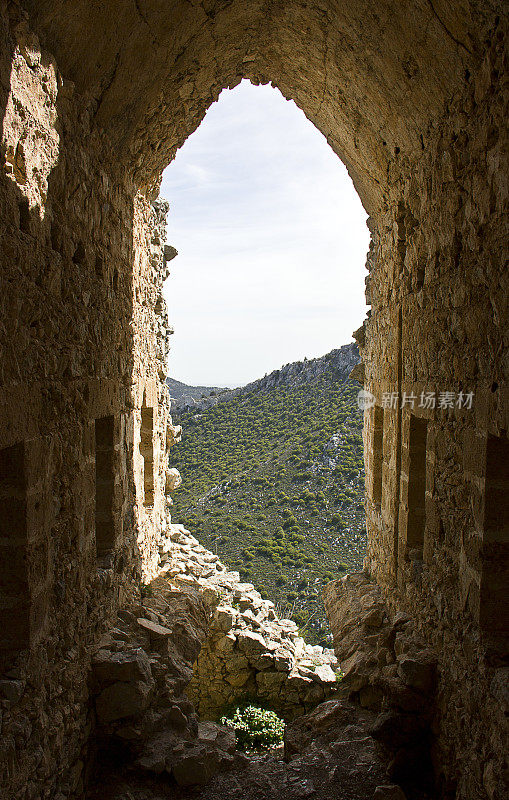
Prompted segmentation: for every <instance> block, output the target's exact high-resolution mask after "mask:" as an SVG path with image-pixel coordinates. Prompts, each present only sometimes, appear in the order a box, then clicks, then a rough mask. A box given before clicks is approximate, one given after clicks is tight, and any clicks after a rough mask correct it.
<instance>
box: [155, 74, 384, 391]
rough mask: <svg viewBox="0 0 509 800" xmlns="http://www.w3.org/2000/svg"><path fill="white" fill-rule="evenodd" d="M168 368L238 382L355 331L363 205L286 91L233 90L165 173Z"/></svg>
mask: <svg viewBox="0 0 509 800" xmlns="http://www.w3.org/2000/svg"><path fill="white" fill-rule="evenodd" d="M161 195H162V196H163V197H165V198H166V199H167V200H169V202H170V213H169V215H168V242H169V243H170V244H172V245H174V246H175V247H176V248H177V250H178V251H179V255H178V256H177V258H175V259H174V261H172V262H171V265H170V266H171V275H170V277H169V278H168V280H167V281H166V284H165V290H164V291H165V297H166V300H167V302H168V310H169V319H170V323H171V324H173V325H174V327H175V335H174V336H172V338H171V345H172V349H171V352H170V356H169V360H168V371H169V374H170V375H171V377H172V378H176V379H177V380H181V381H184V382H186V383H191V384H204V385H215V386H238V385H242V384H244V383H247V382H248V381H250V380H254V379H256V378H259V377H261V376H263V375H264V374H265V373H266V372H270V371H271V370H273V369H277V368H278V367H280V366H281V365H282V364H285V363H287V362H289V361H296V360H298V359H302V358H304V356H307V357H308V358H313V357H315V356H320V355H323V354H324V353H327V352H328V351H329V350H332V349H333V348H334V347H340V346H341V345H342V344H346V343H347V342H350V341H352V335H351V334H352V331H353V330H355V329H356V328H358V327H359V326H360V324H361V323H362V320H363V318H364V316H365V301H364V276H365V274H366V273H365V268H364V262H365V256H366V251H367V249H368V244H369V233H368V230H367V228H366V224H365V223H366V213H365V211H364V209H363V208H362V205H361V202H360V200H359V198H358V196H357V193H356V192H355V189H354V187H353V184H352V182H351V180H350V178H349V176H348V173H347V171H346V169H345V167H344V166H343V164H342V163H341V161H340V160H339V158H338V157H337V156H336V155H335V154H334V153H333V152H332V150H331V149H330V147H329V146H328V144H327V142H326V140H325V138H324V137H323V136H322V134H321V133H320V132H319V131H318V130H317V129H316V128H315V127H314V126H313V125H312V124H311V123H310V122H309V121H308V120H307V119H306V117H305V116H304V114H303V113H302V111H300V109H299V108H298V107H297V106H296V105H295V104H294V103H293V102H287V101H286V100H285V99H284V98H283V96H282V95H281V94H280V92H279V91H278V90H277V89H273V88H272V87H270V86H252V85H251V84H250V83H248V82H247V81H243V82H242V83H241V84H240V85H239V86H238V87H237V88H235V89H233V90H232V91H230V90H225V91H223V92H222V93H221V95H220V97H219V101H218V102H217V103H214V104H213V105H212V106H211V108H210V109H209V111H208V113H207V115H206V117H205V119H204V121H203V122H202V124H201V125H200V127H199V128H198V130H197V131H196V132H195V133H194V134H193V135H192V136H191V137H190V138H189V139H188V140H187V141H186V142H185V144H184V146H183V147H182V148H181V149H180V150H179V152H178V153H177V156H176V158H175V160H174V161H173V162H172V163H171V164H170V165H169V166H168V167H167V169H166V170H165V172H164V175H163V183H162V186H161Z"/></svg>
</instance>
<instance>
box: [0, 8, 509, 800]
mask: <svg viewBox="0 0 509 800" xmlns="http://www.w3.org/2000/svg"><path fill="white" fill-rule="evenodd" d="M22 7H23V8H24V9H26V10H27V11H28V13H29V15H30V17H29V18H28V17H27V16H26V14H25V12H23V11H22V10H21V6H20V5H19V4H18V3H17V2H2V3H1V6H0V8H1V17H0V22H1V31H0V37H1V45H2V46H1V56H0V87H1V88H0V91H1V105H0V108H1V114H2V126H3V128H2V161H3V165H4V169H3V170H2V172H1V176H0V211H1V214H0V220H1V222H0V225H1V230H2V248H1V255H0V257H1V259H2V263H1V280H2V286H1V291H0V304H1V308H2V313H1V320H2V327H1V328H0V337H1V358H0V380H1V388H2V398H3V401H2V402H3V419H2V421H3V425H2V428H1V430H0V438H1V441H0V478H1V486H0V491H1V493H2V502H3V504H4V508H5V512H4V515H3V519H2V521H1V523H0V524H1V526H2V527H1V531H0V547H1V548H2V554H1V555H2V558H1V559H0V562H1V564H2V567H1V570H2V571H1V581H0V592H1V595H0V597H1V603H0V609H1V614H2V618H1V624H2V629H3V630H4V631H5V636H4V637H3V640H2V641H3V644H2V650H1V651H0V661H1V666H2V678H1V682H0V693H1V695H0V696H1V698H2V699H1V703H2V722H1V724H2V730H1V734H2V738H1V753H0V785H2V788H3V789H4V792H5V793H6V796H7V797H8V798H9V800H11V798H14V799H15V800H18V798H27V799H28V798H35V797H38V796H43V797H54V796H56V794H57V787H58V792H60V794H61V795H63V796H64V797H70V796H73V797H74V796H79V791H80V781H81V761H82V758H83V755H84V753H85V748H86V741H87V734H88V730H89V729H88V724H89V720H88V710H87V709H88V688H87V685H88V684H87V673H88V665H89V656H88V653H89V651H90V648H91V647H92V645H93V643H94V641H95V640H96V639H97V637H98V636H99V634H100V631H101V630H102V628H103V626H104V625H105V624H106V622H107V621H108V619H110V618H112V615H113V614H114V612H115V611H116V610H117V608H118V607H119V606H120V605H121V604H123V603H124V602H125V601H126V600H127V599H128V598H129V597H130V595H131V594H133V593H135V592H136V590H137V588H138V585H139V582H140V580H141V579H142V577H143V578H145V579H148V578H150V577H151V576H152V575H153V574H154V570H155V567H156V559H157V546H156V545H157V536H158V528H159V526H160V524H161V523H162V521H163V519H164V518H165V517H166V516H167V514H168V508H167V507H166V501H165V499H164V497H163V493H164V489H165V486H166V482H167V481H166V475H165V452H166V448H167V446H168V444H170V443H171V441H172V439H173V438H174V437H175V436H177V435H178V433H177V432H175V431H174V429H173V427H172V426H171V422H170V420H169V406H168V398H167V394H166V390H165V389H164V387H163V385H162V383H161V378H162V377H164V367H163V358H164V352H165V348H166V338H167V333H168V328H167V323H166V319H165V315H166V312H165V308H164V303H163V301H162V298H161V283H162V280H163V278H164V276H165V274H166V264H165V261H166V257H165V253H164V249H163V247H162V244H163V217H164V213H165V208H164V207H163V206H161V205H158V204H155V205H153V204H152V202H151V201H153V200H154V198H155V196H156V194H157V186H158V182H159V179H160V174H161V170H162V169H163V168H164V166H166V164H167V163H168V161H169V160H170V158H171V157H172V156H173V155H174V153H175V152H176V150H177V148H178V147H179V146H180V145H181V144H182V143H183V142H184V141H185V139H186V138H187V137H188V136H189V135H190V134H191V133H192V132H193V130H195V128H196V127H197V125H198V124H199V122H200V121H201V119H202V118H203V115H204V113H205V111H206V109H207V108H208V106H209V105H210V103H211V102H212V101H213V100H214V99H215V98H217V96H218V93H219V91H220V90H221V88H223V87H224V86H226V85H235V84H236V83H238V82H239V81H240V80H241V79H242V78H243V77H248V78H250V79H252V80H253V81H254V82H260V81H268V80H274V81H275V83H276V84H277V85H278V86H279V87H280V88H281V90H282V92H283V93H284V94H285V95H286V96H287V97H292V98H293V99H295V101H296V102H297V103H298V104H299V105H300V106H301V108H303V110H304V111H305V113H306V114H307V115H308V117H309V118H310V119H311V120H312V121H313V122H314V123H315V124H316V125H317V127H318V128H319V129H320V130H321V131H322V132H323V133H324V135H325V136H326V138H327V141H328V142H329V144H330V145H331V147H332V148H333V149H334V151H335V152H336V153H337V154H338V155H339V156H340V157H342V158H343V160H344V161H345V163H346V164H347V166H348V167H349V170H350V173H351V175H352V177H353V179H354V182H355V185H356V187H357V189H358V191H359V193H360V196H361V198H362V200H363V202H364V204H365V207H366V209H367V211H368V212H369V213H370V215H371V219H370V229H371V231H372V246H371V249H370V254H369V258H368V264H369V267H370V275H369V279H368V295H369V297H370V299H371V305H372V311H371V314H370V316H369V319H368V320H367V322H366V325H365V326H364V329H363V331H361V332H360V333H359V343H360V345H361V348H362V353H363V360H364V364H365V374H366V383H365V386H366V388H367V389H368V390H370V391H371V392H372V393H373V394H374V395H375V397H376V398H377V403H378V405H379V406H380V407H381V405H382V397H383V393H384V392H396V393H399V399H400V400H401V396H402V393H403V392H407V394H408V393H413V394H414V395H416V397H417V399H418V398H419V396H420V393H421V392H422V391H436V392H442V391H453V392H456V393H458V392H459V391H463V392H473V393H474V398H473V408H472V409H471V410H469V409H454V408H453V409H444V410H442V409H438V408H435V409H419V408H416V409H415V413H414V414H413V417H414V418H413V419H412V418H411V416H410V415H411V413H412V411H411V409H410V408H409V407H408V406H407V407H405V408H403V409H399V408H398V409H390V408H389V409H383V412H384V413H383V423H382V428H380V419H381V418H380V411H379V412H378V422H377V424H376V425H375V416H374V412H373V410H370V411H369V412H368V413H367V414H366V426H365V447H366V461H367V468H368V498H367V517H368V527H369V550H368V556H367V567H368V568H369V570H370V572H371V573H372V574H373V575H374V576H375V577H376V579H377V580H378V581H379V583H380V584H381V586H382V587H383V589H384V591H385V593H386V596H387V601H388V603H389V604H392V605H396V604H398V603H402V604H403V605H404V606H405V608H406V609H407V610H408V612H409V613H411V614H412V616H414V617H415V618H416V620H417V622H418V625H419V627H420V630H421V633H422V634H423V636H424V637H425V638H427V639H428V641H429V643H430V646H431V647H432V648H433V650H434V651H435V652H436V654H437V659H438V673H439V681H440V683H439V691H438V695H437V720H436V726H437V733H438V736H437V753H436V761H437V768H438V771H439V772H441V773H442V783H443V793H444V794H446V793H447V792H449V793H450V794H451V796H454V795H455V793H456V792H457V797H458V798H464V799H465V800H466V799H467V798H468V800H471V799H472V798H483V800H486V798H487V797H488V798H491V800H494V799H495V798H497V797H499V796H500V791H501V789H500V787H501V786H502V777H501V770H502V760H501V752H502V747H501V735H502V734H501V731H502V727H501V723H502V720H501V714H502V712H501V708H500V697H501V696H502V689H503V685H504V684H503V676H504V674H505V673H504V672H503V670H504V669H507V665H506V662H505V660H504V658H505V654H504V652H503V651H502V649H501V644H500V642H501V638H502V636H503V635H504V633H505V632H506V630H507V627H508V626H507V619H506V617H505V616H504V614H503V613H502V612H503V605H502V602H503V600H504V596H503V593H502V592H503V588H502V587H503V580H504V573H503V564H504V559H505V558H506V549H505V548H506V547H507V544H506V543H504V536H506V531H507V499H506V498H507V495H508V485H509V479H508V476H507V466H506V465H507V463H508V460H509V458H508V455H507V431H508V429H509V426H508V420H507V413H508V412H507V409H508V404H507V356H506V344H507V343H506V341H505V339H504V337H506V336H507V333H506V331H507V317H508V315H507V301H508V296H509V292H508V286H507V281H508V273H507V270H506V269H505V268H504V265H505V264H506V263H507V250H506V249H505V248H507V235H506V233H507V231H506V228H504V225H505V218H504V212H506V210H507V185H506V182H505V176H506V174H507V163H506V158H507V130H506V119H507V107H506V103H507V90H506V84H505V82H504V81H505V76H506V74H507V64H506V54H505V51H504V47H505V41H506V38H505V37H506V19H505V17H504V4H503V3H502V2H498V0H490V2H486V1H485V0H483V2H477V0H461V1H460V0H458V2H453V3H443V2H441V1H440V0H435V2H434V3H430V2H429V0H414V2H412V4H411V5H410V6H409V5H408V4H402V3H398V2H396V0H378V1H377V2H368V0H365V2H359V0H355V1H354V0H351V2H344V3H342V4H336V3H332V2H330V3H329V2H323V3H318V4H316V5H313V6H311V5H309V4H304V3H300V2H297V0H292V2H289V3H288V2H284V3H283V2H279V1H278V0H273V2H268V3H264V4H261V3H257V2H253V3H249V4H245V3H241V2H240V0H235V1H234V2H232V3H226V4H223V3H214V2H194V0H193V2H191V3H189V2H186V3H179V2H175V3H174V4H173V5H172V6H171V8H170V7H169V6H168V4H167V3H159V2H154V3H150V4H144V3H136V4H133V3H132V2H128V0H125V1H124V0H111V1H110V2H103V3H100V4H93V5H92V6H91V4H90V3H88V2H85V0H73V2H72V3H71V2H70V0H26V2H24V3H23V4H22ZM497 14H498V16H497ZM37 37H39V38H37ZM39 40H40V41H39ZM41 43H42V45H41ZM50 53H51V54H50ZM168 255H171V254H168V253H166V256H168ZM419 419H420V420H421V424H419ZM422 420H424V421H426V422H427V427H426V429H424V428H423V426H422ZM380 430H381V431H382V449H381V451H380V447H378V449H377V448H376V447H374V434H375V432H376V431H378V433H377V436H378V437H379V438H380ZM424 430H425V434H424V433H423V431H424ZM424 440H425V447H424V446H423V441H424ZM378 443H379V442H378ZM142 459H143V460H142ZM378 470H380V471H381V474H380V476H379V475H378V473H377V471H378ZM174 480H176V478H175V476H169V477H168V481H169V482H170V483H171V482H172V481H174Z"/></svg>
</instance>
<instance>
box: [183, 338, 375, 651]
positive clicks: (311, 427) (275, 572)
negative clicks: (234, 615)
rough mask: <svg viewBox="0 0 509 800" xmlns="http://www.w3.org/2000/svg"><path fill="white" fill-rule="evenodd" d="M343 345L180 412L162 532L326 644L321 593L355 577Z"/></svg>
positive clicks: (358, 546) (358, 498)
mask: <svg viewBox="0 0 509 800" xmlns="http://www.w3.org/2000/svg"><path fill="white" fill-rule="evenodd" d="M357 361H358V352H357V348H356V347H355V345H353V344H352V345H346V346H345V347H343V348H341V349H340V350H334V351H332V353H329V354H328V355H327V356H323V357H322V358H321V359H313V360H312V361H304V362H296V363H295V364H290V365H286V367H284V368H282V370H277V371H276V372H275V373H271V375H269V376H265V378H262V379H260V381H256V382H255V383H253V384H249V385H248V386H247V387H244V389H241V390H236V392H235V394H231V393H229V394H228V395H227V396H226V397H225V399H224V400H221V401H220V402H218V403H217V404H215V405H213V406H211V407H209V408H205V409H201V410H200V409H199V410H198V411H197V410H196V408H193V409H189V408H187V409H183V410H181V412H180V416H179V422H180V423H181V424H182V426H183V430H184V434H183V438H182V441H181V442H180V443H179V444H178V445H176V446H175V447H174V448H173V451H172V455H173V458H172V465H173V466H176V467H177V468H178V469H179V470H180V473H181V475H182V479H183V485H182V487H181V488H179V489H178V490H177V492H176V493H175V495H174V508H173V515H172V516H173V521H174V522H180V523H182V524H184V525H186V526H187V527H189V528H190V530H191V531H192V532H193V533H194V534H195V535H196V536H197V537H198V538H199V539H200V541H201V542H202V544H203V545H204V546H205V547H207V548H209V549H211V550H214V551H216V552H217V553H218V555H220V557H221V559H222V560H223V561H224V562H225V563H226V564H228V566H229V567H231V568H233V569H237V570H239V572H240V573H241V577H242V578H243V579H245V580H246V581H249V582H251V583H254V584H255V586H256V587H257V588H258V589H259V590H260V591H263V592H264V593H265V595H266V596H267V597H268V598H270V599H271V600H273V601H274V602H275V603H276V604H277V606H278V612H279V613H280V614H282V615H284V616H289V617H291V618H293V619H294V620H295V621H296V622H297V623H298V624H299V625H300V626H301V628H302V629H305V635H306V637H307V638H308V640H310V641H315V642H320V641H324V638H325V636H326V634H327V626H326V620H325V613H324V610H323V605H322V602H321V588H322V586H323V584H324V582H327V581H329V580H331V579H332V578H333V577H335V576H337V575H338V574H339V573H340V571H342V570H345V569H358V568H360V567H362V561H363V557H364V551H365V536H366V533H365V524H364V506H363V500H364V471H363V460H362V436H361V434H362V415H361V412H360V411H359V409H358V407H357V403H356V398H357V393H358V390H359V385H358V384H357V383H355V382H353V381H352V380H350V379H349V378H348V375H349V373H350V371H351V369H352V366H353V365H354V364H355V363H356V362H357Z"/></svg>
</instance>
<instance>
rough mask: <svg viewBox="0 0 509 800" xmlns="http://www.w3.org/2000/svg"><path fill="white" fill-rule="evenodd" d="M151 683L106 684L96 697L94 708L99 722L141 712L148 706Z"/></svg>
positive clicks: (111, 720)
mask: <svg viewBox="0 0 509 800" xmlns="http://www.w3.org/2000/svg"><path fill="white" fill-rule="evenodd" d="M152 688H153V684H149V683H144V682H142V681H136V682H135V683H124V682H118V683H113V684H111V685H110V686H107V687H106V689H104V690H103V691H102V692H101V693H100V694H99V695H98V697H97V698H96V701H95V708H96V712H97V719H98V721H99V722H100V723H102V724H105V723H107V722H113V721H114V720H117V719H124V718H125V717H132V716H135V715H137V714H141V713H142V712H143V711H145V710H146V709H147V708H148V705H149V701H150V694H151V691H152Z"/></svg>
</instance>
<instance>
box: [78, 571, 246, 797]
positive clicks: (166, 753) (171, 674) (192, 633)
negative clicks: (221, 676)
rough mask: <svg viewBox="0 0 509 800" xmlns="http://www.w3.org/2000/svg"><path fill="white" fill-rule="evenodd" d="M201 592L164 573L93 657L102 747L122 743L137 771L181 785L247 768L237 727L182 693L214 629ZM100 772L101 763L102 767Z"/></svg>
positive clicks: (110, 748)
mask: <svg viewBox="0 0 509 800" xmlns="http://www.w3.org/2000/svg"><path fill="white" fill-rule="evenodd" d="M208 619H209V609H208V608H207V606H206V605H205V604H204V602H203V601H202V600H201V599H200V598H199V597H198V596H197V595H196V594H190V593H189V592H181V591H179V590H178V589H176V587H175V586H172V585H171V584H170V583H168V582H167V581H165V580H164V578H158V579H156V580H155V581H153V582H152V583H151V585H150V593H149V594H148V596H145V597H143V598H142V600H141V602H140V604H139V605H133V606H131V607H130V608H129V609H126V610H122V611H120V612H119V613H118V616H117V619H116V621H115V625H114V626H113V627H112V628H111V629H110V630H109V631H108V633H107V634H105V635H104V636H103V637H102V639H101V641H100V642H99V644H98V648H97V650H96V652H95V654H94V657H93V660H92V675H91V692H92V696H93V699H94V706H95V717H96V726H97V727H96V740H97V750H98V752H99V754H102V755H103V756H104V755H105V754H106V755H107V754H108V753H109V752H112V751H113V752H116V751H118V749H119V748H120V749H121V750H122V751H123V752H124V755H125V760H126V761H127V762H129V763H130V764H131V765H133V766H134V767H135V768H137V770H138V771H140V772H143V773H147V774H155V775H162V774H163V773H166V774H167V775H168V776H169V775H172V776H173V778H174V779H175V780H176V782H177V783H178V784H179V785H180V786H187V785H191V784H192V785H195V784H203V783H206V782H208V781H209V780H210V779H211V778H212V777H213V776H214V775H215V774H216V773H217V772H219V771H221V770H227V769H231V768H232V767H236V768H239V767H242V764H243V762H244V761H245V758H244V756H243V755H242V754H240V753H236V752H235V735H234V733H233V731H231V730H229V729H227V728H224V727H222V726H220V725H216V724H215V723H213V722H200V721H199V720H198V717H197V715H196V713H195V710H194V708H193V705H192V703H191V702H190V700H189V699H188V698H187V697H186V696H185V695H184V694H183V690H184V688H185V686H186V685H187V684H188V682H189V680H190V678H191V676H192V662H193V661H194V660H195V659H196V657H197V654H198V652H199V650H200V647H201V646H202V643H203V641H204V640H205V637H206V636H207V631H208ZM98 769H99V771H100V764H99V765H98Z"/></svg>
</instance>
